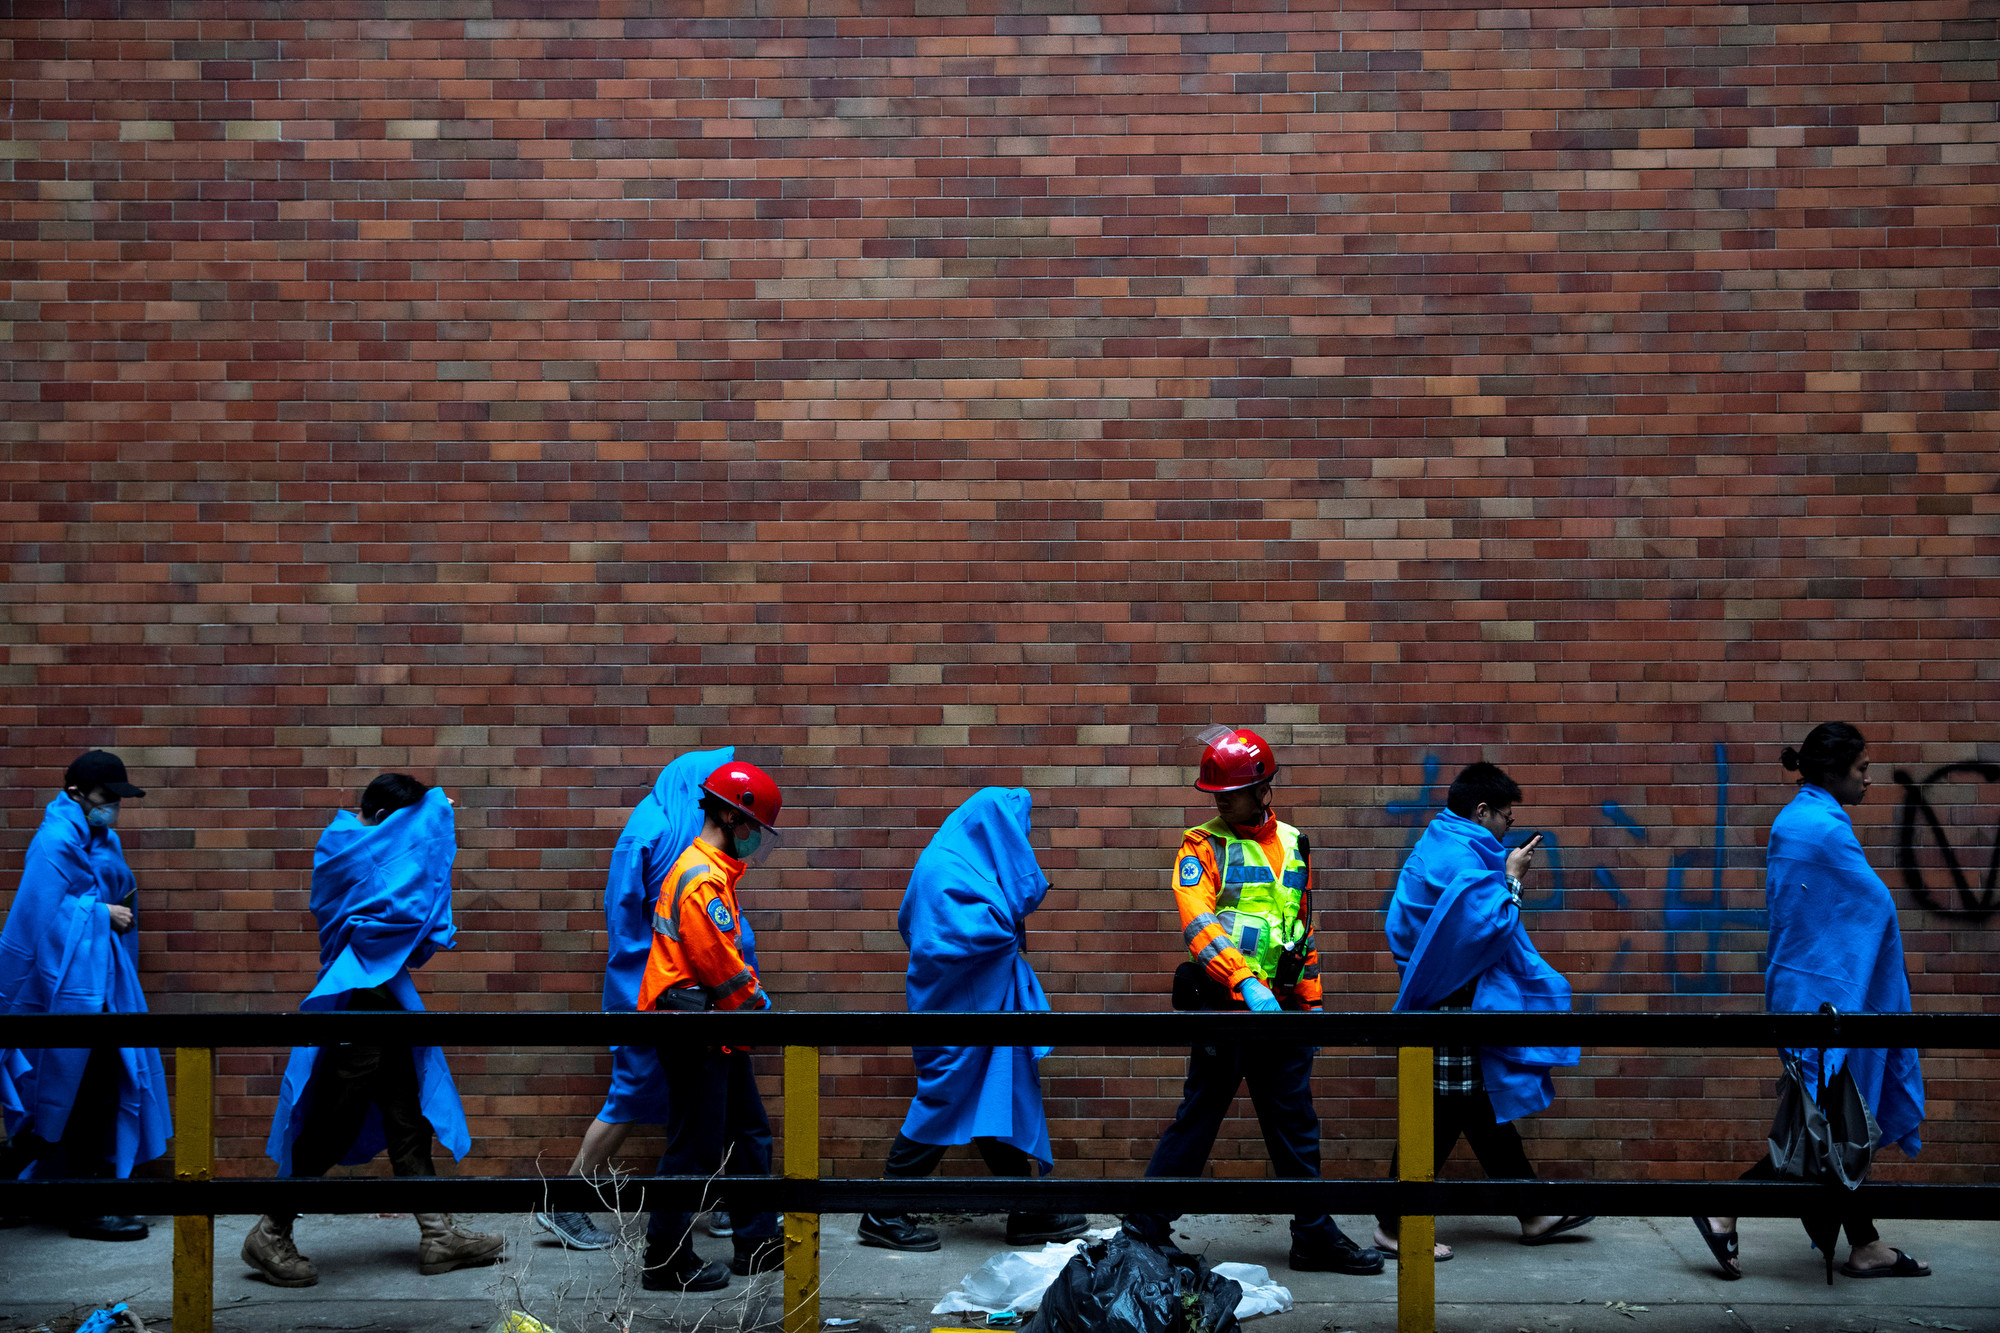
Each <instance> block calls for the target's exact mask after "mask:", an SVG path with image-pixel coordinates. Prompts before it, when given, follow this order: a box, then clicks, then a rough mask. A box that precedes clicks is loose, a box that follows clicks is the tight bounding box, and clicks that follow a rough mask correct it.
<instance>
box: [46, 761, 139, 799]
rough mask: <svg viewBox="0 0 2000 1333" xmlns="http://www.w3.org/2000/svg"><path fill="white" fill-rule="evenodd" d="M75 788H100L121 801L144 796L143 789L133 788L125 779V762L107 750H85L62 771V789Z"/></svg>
mask: <svg viewBox="0 0 2000 1333" xmlns="http://www.w3.org/2000/svg"><path fill="white" fill-rule="evenodd" d="M71 787H75V788H76V789H77V790H79V791H89V790H90V789H91V788H92V787H102V788H104V790H106V791H108V792H110V793H111V794H112V795H113V796H116V797H119V798H120V799H121V800H122V799H123V798H125V797H127V796H144V795H145V794H146V792H145V789H144V788H141V787H135V786H133V785H132V784H131V782H129V781H128V780H127V779H126V777H125V761H124V760H123V759H120V758H119V757H118V756H117V755H115V754H113V753H111V751H109V750H87V751H85V752H84V753H82V754H80V755H78V756H77V757H76V760H75V762H73V763H72V764H70V766H69V767H68V768H66V769H64V770H63V789H64V790H65V791H67V790H68V789H69V788H71Z"/></svg>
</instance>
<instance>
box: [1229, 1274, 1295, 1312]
mask: <svg viewBox="0 0 2000 1333" xmlns="http://www.w3.org/2000/svg"><path fill="white" fill-rule="evenodd" d="M1212 1271H1214V1272H1216V1273H1220V1274H1221V1275H1222V1276H1223V1277H1226V1278H1228V1279H1229V1280H1230V1281H1232V1282H1234V1283H1236V1285H1237V1286H1239V1287H1241V1288H1243V1299H1242V1300H1240V1301H1238V1302H1237V1303H1236V1317H1237V1318H1238V1319H1254V1318H1256V1317H1257V1316H1258V1315H1260V1314H1283V1313H1284V1312H1285V1311H1287V1310H1289V1309H1291V1308H1292V1293H1291V1292H1290V1291H1289V1290H1287V1289H1286V1288H1284V1287H1281V1286H1279V1285H1278V1284H1277V1283H1275V1282H1273V1281H1272V1280H1271V1273H1270V1270H1269V1269H1267V1268H1265V1267H1264V1266H1263V1265H1262V1264H1215V1265H1213V1266H1212Z"/></svg>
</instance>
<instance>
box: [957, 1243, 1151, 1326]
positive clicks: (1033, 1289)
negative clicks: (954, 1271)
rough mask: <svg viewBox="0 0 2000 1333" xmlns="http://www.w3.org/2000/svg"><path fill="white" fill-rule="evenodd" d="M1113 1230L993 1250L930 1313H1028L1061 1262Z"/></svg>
mask: <svg viewBox="0 0 2000 1333" xmlns="http://www.w3.org/2000/svg"><path fill="white" fill-rule="evenodd" d="M1116 1234H1117V1228H1116V1227H1106V1228H1104V1229H1103V1230H1102V1231H1090V1232H1086V1233H1085V1234H1083V1235H1081V1236H1079V1237H1077V1238H1076V1239H1075V1240H1070V1241H1062V1242H1060V1243H1059V1242H1056V1241H1049V1242H1047V1243H1046V1244H1044V1245H1043V1246H1042V1249H1041V1253H1039V1254H1037V1253H1035V1252H1033V1251H1030V1250H1010V1251H1008V1252H1007V1253H1005V1254H996V1255H994V1256H993V1257H992V1258H991V1259H988V1260H987V1261H986V1262H985V1263H983V1264H981V1265H979V1269H978V1271H977V1272H972V1273H967V1274H966V1275H965V1276H964V1277H962V1278H960V1279H959V1280H958V1286H957V1288H956V1289H955V1290H952V1291H948V1292H946V1293H945V1297H944V1299H943V1300H941V1301H939V1302H938V1303H937V1304H936V1305H934V1306H932V1307H931V1313H932V1314H992V1313H993V1312H994V1311H996V1310H1013V1311H1016V1312H1017V1313H1020V1314H1027V1313H1029V1312H1030V1311H1032V1310H1038V1309H1040V1308H1041V1304H1042V1293H1043V1292H1045V1291H1047V1290H1048V1289H1049V1284H1050V1283H1052V1282H1054V1281H1055V1280H1056V1274H1058V1273H1060V1272H1062V1271H1063V1265H1064V1264H1067V1263H1068V1262H1069V1261H1070V1260H1071V1259H1074V1258H1075V1257H1076V1256H1077V1255H1078V1254H1080V1253H1082V1252H1083V1247H1084V1246H1086V1245H1088V1244H1090V1243H1091V1242H1092V1241H1094V1240H1106V1239H1108V1238H1110V1237H1111V1236H1113V1235H1116Z"/></svg>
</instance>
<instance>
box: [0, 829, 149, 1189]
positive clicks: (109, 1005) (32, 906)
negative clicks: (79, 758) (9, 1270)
mask: <svg viewBox="0 0 2000 1333" xmlns="http://www.w3.org/2000/svg"><path fill="white" fill-rule="evenodd" d="M137 892H138V882H137V881H136V880H135V879H133V877H132V871H131V869H130V867H128V866H127V865H126V864H125V850H124V847H123V846H122V845H121V844H120V843H119V841H118V835H117V833H115V832H113V831H112V830H110V829H104V830H101V831H93V830H92V829H91V827H90V825H89V823H88V821H86V820H85V819H84V817H83V807H82V806H80V805H78V804H77V803H76V802H75V801H74V800H72V799H70V797H68V796H66V795H58V796H57V797H56V798H55V799H54V800H53V801H50V802H49V804H48V808H47V809H46V810H45V811H43V813H42V826H41V828H39V829H37V830H36V832H35V837H34V840H33V841H32V842H30V843H29V844H28V857H27V863H26V864H25V865H24V866H23V867H22V869H21V885H20V889H19V891H18V892H16V893H15V895H14V902H13V906H12V907H11V908H9V909H8V912H7V924H6V926H5V928H4V929H0V1013H9V1014H97V1013H114V1014H143V1013H145V1012H146V994H145V991H144V990H142V989H141V988H140V985H139V932H138V930H137V928H136V927H135V928H134V929H132V930H130V931H128V932H126V933H125V934H123V935H120V934H119V933H118V932H116V931H114V930H113V929H112V928H111V908H112V906H114V905H115V904H119V903H123V904H125V905H127V906H136V901H135V900H136V894H137ZM118 1059H119V1063H120V1065H121V1066H122V1070H121V1073H120V1076H119V1081H118V1116H117V1122H116V1124H117V1129H116V1137H115V1140H114V1146H113V1149H112V1165H113V1166H114V1167H115V1168H116V1169H117V1172H118V1175H119V1176H120V1177H124V1176H129V1175H130V1174H131V1173H132V1166H133V1163H135V1162H145V1161H150V1160H152V1159H153V1158H155V1157H158V1156H159V1155H160V1154H161V1153H163V1152H165V1151H166V1150H167V1139H168V1138H169V1137H170V1136H171V1135H172V1134H173V1121H172V1119H171V1117H170V1115H169V1114H168V1110H167V1107H168V1101H167V1075H166V1068H165V1066H164V1065H163V1064H162V1063H161V1062H160V1053H159V1051H158V1050H156V1049H154V1048H153V1047H150V1046H144V1047H139V1046H134V1047H127V1048H125V1049H123V1050H120V1051H119V1052H118ZM89 1061H90V1052H89V1051H88V1050H27V1051H20V1052H15V1053H11V1054H9V1053H0V1063H4V1064H5V1065H6V1066H7V1067H8V1069H9V1070H10V1071H11V1075H10V1077H11V1078H12V1081H13V1083H14V1089H13V1096H12V1102H13V1106H12V1107H11V1108H9V1109H8V1110H7V1112H6V1116H7V1132H8V1134H9V1135H14V1134H18V1133H21V1132H23V1131H33V1132H34V1133H35V1134H37V1135H39V1136H40V1137H41V1138H43V1139H46V1140H48V1141H49V1142H51V1143H53V1142H55V1141H56V1140H58V1139H60V1138H61V1137H62V1134H63V1130H64V1129H65V1128H66V1127H67V1126H68V1124H69V1113H70V1106H71V1103H72V1102H74V1101H75V1099H76V1090H77V1085H78V1084H79V1083H80V1082H81V1081H82V1079H83V1070H84V1066H85V1065H86V1064H88V1063H89Z"/></svg>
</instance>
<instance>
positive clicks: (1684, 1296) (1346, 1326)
mask: <svg viewBox="0 0 2000 1333" xmlns="http://www.w3.org/2000/svg"><path fill="white" fill-rule="evenodd" d="M152 1220H153V1224H154V1225H153V1235H152V1237H151V1239H149V1240H147V1241H144V1242H142V1243H137V1244H122V1245H108V1244H102V1243H96V1242H89V1241H75V1240H71V1239H69V1237H68V1236H67V1235H66V1234H65V1233H64V1232H63V1231H61V1230H58V1229H56V1228H53V1227H40V1226H30V1227H24V1228H20V1229H17V1230H12V1231H4V1232H0V1333H18V1331H21V1330H34V1329H40V1328H42V1327H44V1326H46V1327H47V1328H48V1329H50V1330H52V1333H67V1330H70V1329H72V1328H74V1327H75V1325H76V1323H77V1322H78V1320H79V1319H80V1318H81V1317H82V1315H83V1313H84V1312H85V1309H86V1308H87V1307H88V1306H90V1305H92V1304H94V1303H99V1302H105V1301H111V1300H129V1301H131V1302H132V1303H133V1306H134V1308H135V1309H137V1310H138V1311H139V1312H140V1313H141V1314H142V1315H143V1316H144V1317H145V1318H146V1320H147V1322H148V1324H149V1326H151V1327H152V1328H154V1329H164V1328H167V1327H169V1323H168V1320H169V1318H170V1315H171V1311H172V1282H173V1280H172V1273H171V1261H172V1223H171V1220H170V1219H166V1218H156V1219H152ZM465 1220H466V1221H468V1222H469V1223H472V1224H474V1225H476V1226H478V1227H480V1228H482V1229H498V1230H504V1231H506V1232H507V1233H508V1234H509V1237H510V1241H509V1250H508V1257H507V1259H506V1260H505V1261H504V1262H503V1263H501V1264H500V1265H499V1266H497V1267H494V1268H486V1269H473V1270H469V1271H464V1272H458V1273H449V1274H446V1275H444V1276H442V1277H434V1278H426V1277H421V1276H419V1275H418V1273H417V1265H416V1240H417V1231H416V1225H415V1223H413V1222H412V1221H411V1220H410V1219H409V1218H408V1217H407V1216H393V1217H392V1216H374V1215H364V1216H357V1217H330V1216H329V1217H307V1218H303V1219H301V1220H300V1222H299V1228H298V1239H299V1241H300V1244H301V1247H302V1248H303V1249H304V1251H305V1252H306V1253H307V1254H309V1255H310V1256H312V1258H313V1260H314V1262H315V1263H317V1264H318V1265H319V1269H320V1273H321V1277H320V1282H319V1285H318V1286H316V1287H310V1288H306V1289H304V1290H298V1291H287V1290H281V1289H278V1288H274V1287H271V1286H268V1285H266V1284H265V1283H264V1282H262V1281H261V1280H259V1279H257V1278H254V1277H252V1276H251V1274H250V1272H249V1271H248V1270H247V1269H246V1268H244V1267H243V1265H242V1263H241V1262H240V1261H239V1259H238V1257H237V1251H238V1249H239V1248H240V1246H241V1245H242V1241H243V1235H244V1233H245V1231H246V1230H247V1229H248V1227H249V1224H250V1222H251V1221H252V1219H250V1218H247V1217H228V1218H218V1219H217V1221H216V1244H215V1251H216V1281H215V1300H216V1327H217V1328H218V1329H219V1330H223V1331H224V1333H264V1331H265V1330H291V1329H327V1330H344V1331H345V1330H353V1331H356V1333H358V1331H359V1330H375V1331H377V1333H446V1331H447V1330H449V1331H450V1333H483V1331H484V1330H485V1329H487V1328H489V1327H490V1326H491V1325H492V1324H493V1322H494V1320H495V1319H496V1318H497V1317H498V1316H499V1314H500V1312H501V1311H502V1310H503V1309H526V1310H528V1311H529V1312H531V1313H533V1314H535V1315H537V1316H539V1317H541V1318H543V1319H545V1320H548V1321H549V1322H551V1323H554V1324H556V1325H557V1326H559V1327H560V1328H561V1329H563V1330H564V1333H589V1331H590V1330H600V1329H603V1328H605V1327H607V1324H608V1326H610V1327H613V1328H621V1329H624V1328H629V1329H632V1330H635V1333H648V1331H657V1333H667V1331H668V1330H692V1329H696V1328H699V1329H704V1330H709V1329H751V1328H764V1327H775V1321H776V1319H777V1316H778V1281H779V1279H778V1277H777V1275H775V1274H772V1275H767V1276H764V1277H760V1278H756V1279H753V1280H745V1279H742V1278H737V1279H735V1280H734V1281H733V1282H732V1283H731V1285H730V1287H729V1289H728V1290H727V1291H725V1292H722V1293H719V1294H718V1295H717V1296H715V1297H689V1296H665V1295H655V1294H652V1293H647V1292H643V1291H639V1290H638V1289H637V1283H636V1281H635V1280H634V1265H633V1264H632V1263H631V1262H630V1258H629V1256H628V1258H627V1260H626V1262H624V1263H621V1262H620V1259H619V1257H618V1256H619V1252H618V1251H607V1252H604V1253H597V1254H572V1253H567V1252H565V1251H563V1250H562V1249H560V1248H558V1247H557V1246H555V1245H554V1244H553V1242H551V1241H549V1239H548V1238H547V1237H545V1236H544V1235H543V1234H542V1233H540V1232H538V1231H536V1230H535V1229H534V1227H533V1226H532V1224H531V1223H530V1222H529V1221H528V1219H527V1218H525V1217H514V1216H484V1217H476V1218H468V1219H465ZM600 1220H603V1218H602V1215H600ZM1112 1221H1113V1220H1112V1219H1110V1218H1094V1219H1093V1222H1094V1223H1095V1224H1096V1225H1099V1226H1105V1225H1111V1224H1112ZM854 1223H855V1219H854V1218H853V1217H852V1216H839V1217H828V1218H826V1219H825V1229H824V1233H823V1247H822V1254H823V1282H824V1291H823V1294H822V1297H821V1309H820V1312H821V1314H822V1316H824V1317H827V1318H834V1319H852V1320H857V1321H858V1323H855V1324H850V1325H844V1326H840V1327H843V1328H845V1329H848V1330H851V1331H852V1333H929V1330H931V1329H933V1328H958V1327H982V1326H983V1324H982V1323H981V1321H980V1318H979V1317H978V1316H963V1315H949V1316H933V1315H931V1314H930V1313H929V1312H930V1309H931V1307H932V1306H933V1305H934V1304H936V1303H937V1301H938V1300H939V1298H940V1297H942V1296H943V1295H944V1293H945V1292H947V1291H948V1290H950V1289H951V1288H952V1287H954V1286H956V1285H957V1284H958V1282H959V1279H960V1278H962V1277H963V1276H964V1275H965V1274H967V1273H969V1272H971V1271H972V1270H973V1269H975V1268H977V1267H978V1266H979V1265H980V1264H981V1263H983V1262H984V1261H985V1260H986V1259H987V1258H988V1257H989V1256H991V1255H993V1254H996V1253H999V1252H1001V1251H1003V1250H1006V1249H1008V1248H1010V1247H1009V1246H1008V1245H1007V1243H1006V1236H1005V1227H1004V1223H1003V1219H1001V1218H999V1217H965V1218H950V1219H945V1220H944V1221H943V1222H942V1223H941V1224H940V1230H941V1231H942V1233H943V1235H944V1239H945V1245H944V1248H943V1250H941V1251H939V1252H938V1253H936V1254H892V1253H889V1252H888V1251H884V1250H877V1249H868V1248H864V1247H862V1246H859V1245H857V1244H856V1243H855V1241H854ZM1341 1225H1343V1226H1344V1227H1346V1228H1347V1230H1348V1231H1349V1233H1350V1234H1352V1235H1355V1236H1357V1237H1365V1236H1366V1235H1367V1234H1368V1225H1369V1224H1368V1222H1367V1219H1363V1218H1342V1219H1341ZM1742 1228H1743V1254H1744V1267H1745V1269H1746V1274H1747V1275H1746V1276H1745V1278H1744V1279H1743V1280H1742V1281H1740V1282H1724V1281H1721V1280H1719V1279H1718V1278H1717V1277H1716V1276H1715V1268H1714V1265H1713V1263H1712V1262H1711V1261H1710V1259H1709V1257H1708V1252H1707V1250H1706V1248H1705V1247H1704V1246H1703V1245H1702V1243H1701V1239H1700V1237H1699V1236H1698V1235H1697V1234H1696V1233H1695V1229H1694V1226H1693V1224H1692V1223H1690V1222H1689V1221H1688V1220H1687V1219H1686V1218H1611V1219H1603V1220H1600V1221H1598V1222H1596V1223H1593V1224H1592V1225H1591V1226H1589V1227H1586V1228H1585V1229H1583V1230H1582V1231H1581V1232H1578V1233H1576V1234H1575V1235H1574V1237H1572V1238H1565V1239H1564V1240H1563V1241H1559V1242H1556V1243H1553V1244H1550V1245H1547V1246H1543V1247H1539V1248H1535V1249H1528V1248H1524V1247H1522V1246H1520V1245H1518V1244H1516V1243H1515V1236H1516V1235H1517V1234H1518V1232H1517V1229H1516V1227H1515V1224H1514V1223H1513V1221H1512V1219H1485V1218H1453V1219H1445V1220H1444V1222H1443V1223H1442V1224H1441V1226H1440V1229H1439V1231H1440V1238H1441V1239H1443V1240H1444V1241H1446V1242H1447V1243H1449V1244H1451V1245H1453V1246H1454V1247H1456V1249H1457V1251H1458V1256H1457V1258H1455V1259H1454V1260H1452V1261H1451V1262H1450V1263H1447V1264H1443V1265H1440V1266H1439V1268H1438V1327H1439V1328H1440V1329H1442V1330H1448V1331H1449V1333H1523V1331H1525V1333H1598V1331H1600V1330H1618V1333H1636V1331H1637V1330H1647V1329H1650V1330H1654V1333H1712V1331H1714V1330H1726V1331H1727V1330H1742V1331H1744V1333H1821V1331H1822V1330H1824V1331H1825V1333H1909V1330H1910V1329H1912V1328H1913V1327H1923V1328H1933V1329H1936V1328H1943V1329H1965V1330H1971V1331H1972V1333H2000V1315H1996V1313H1995V1312H1996V1311H2000V1275H1996V1261H1995V1254H1996V1251H2000V1223H1991V1222H1971V1223H1968V1222H1891V1223H1884V1224H1883V1227H1882V1230H1883V1234H1884V1236H1885V1238H1886V1239H1887V1240H1888V1241H1889V1243H1890V1244H1892V1245H1898V1246H1901V1247H1902V1248H1903V1249H1906V1250H1908V1251H1910V1252H1911V1253H1912V1254H1915V1255H1917V1256H1918V1257H1920V1258H1923V1259H1926V1260H1928V1261H1930V1263H1931V1266H1932V1267H1933V1268H1934V1269H1935V1270H1936V1275H1935V1276H1933V1277H1929V1278H1922V1279H1885V1280H1876V1281H1856V1280H1854V1279H1852V1278H1846V1277H1841V1276H1839V1275H1838V1274H1836V1275H1835V1277H1834V1285H1833V1286H1831V1287H1829V1286H1827V1285H1826V1282H1825V1276H1824V1271H1825V1270H1824V1269H1823V1267H1822V1266H1821V1264H1820V1262H1819V1256H1818V1255H1817V1254H1816V1253H1815V1252H1814V1251H1813V1250H1811V1249H1810V1248H1809V1247H1808V1245H1807V1243H1806V1240H1805V1234H1804V1232H1803V1231H1802V1230H1801V1229H1800V1227H1799V1225H1798V1224H1797V1223H1796V1222H1792V1221H1778V1220H1768V1219H1758V1218H1746V1219H1744V1221H1743V1224H1742ZM1178 1230H1179V1232H1180V1233H1181V1234H1182V1235H1183V1236H1184V1237H1185V1239H1183V1240H1182V1242H1181V1243H1182V1245H1183V1247H1184V1248H1186V1249H1190V1250H1198V1251H1201V1252H1204V1253H1205V1254H1207V1256H1208V1257H1209V1258H1210V1259H1211V1260H1213V1261H1218V1262H1220V1261H1225V1260H1234V1261H1236V1262H1239V1263H1251V1264H1262V1265H1264V1266H1265V1267H1266V1268H1268V1269H1270V1270H1271V1275H1272V1277H1273V1278H1275V1279H1276V1280H1277V1281H1278V1282H1280V1283H1282V1284H1283V1285H1285V1286H1286V1287H1288V1288H1289V1289H1290V1290H1291V1293H1292V1296H1293V1299H1294V1300H1295V1301H1296V1302H1297V1308H1296V1309H1294V1310H1293V1311H1292V1312H1290V1313H1289V1314H1282V1315H1272V1316H1268V1317H1265V1318H1260V1319H1256V1320H1252V1321H1251V1322H1250V1323H1249V1324H1247V1325H1246V1328H1247V1329H1248V1330H1249V1333H1340V1330H1353V1331H1354V1333H1392V1330H1394V1328H1395V1326H1396V1277H1395V1266H1394V1265H1393V1264H1391V1265H1390V1267H1389V1269H1388V1271H1387V1272H1385V1273H1383V1274H1382V1275H1380V1276H1377V1277H1365V1278H1357V1277H1342V1276H1339V1275H1337V1274H1326V1273H1293V1272H1291V1271H1290V1270H1289V1269H1288V1268H1286V1266H1285V1257H1286V1250H1287V1246H1288V1243H1289V1232H1288V1229H1287V1225H1286V1220H1285V1219H1273V1218H1270V1217H1257V1216H1252V1217H1240V1218H1231V1217H1222V1216H1199V1217H1190V1218H1186V1219H1183V1221H1182V1224H1181V1226H1180V1227H1179V1228H1178ZM699 1248H701V1249H702V1250H703V1251H704V1252H705V1253H706V1254H707V1255H708V1256H709V1257H711V1258H726V1257H727V1256H728V1254H729V1242H728V1241H726V1240H714V1239H710V1238H708V1237H706V1236H704V1237H702V1238H701V1241H700V1245H699ZM1842 1255H1843V1257H1844V1255H1845V1251H1844V1249H1843V1251H1842ZM1619 1302H1623V1303H1624V1308H1623V1309H1620V1308H1619V1305H1618V1303H1619ZM1641 1306H1643V1307H1645V1308H1644V1309H1638V1308H1636V1307H1641Z"/></svg>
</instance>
